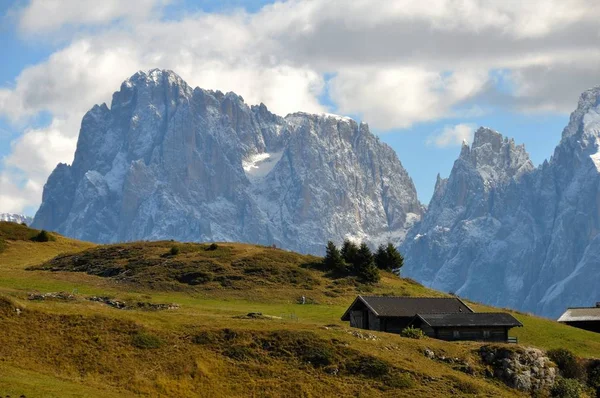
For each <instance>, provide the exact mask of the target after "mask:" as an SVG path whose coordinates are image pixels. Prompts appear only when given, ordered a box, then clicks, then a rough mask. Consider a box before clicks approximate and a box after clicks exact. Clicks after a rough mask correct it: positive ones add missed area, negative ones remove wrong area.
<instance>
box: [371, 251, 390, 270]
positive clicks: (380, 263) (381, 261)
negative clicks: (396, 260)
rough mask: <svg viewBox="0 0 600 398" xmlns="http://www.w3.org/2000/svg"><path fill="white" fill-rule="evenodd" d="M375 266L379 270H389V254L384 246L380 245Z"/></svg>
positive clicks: (376, 253)
mask: <svg viewBox="0 0 600 398" xmlns="http://www.w3.org/2000/svg"><path fill="white" fill-rule="evenodd" d="M374 257H375V265H376V266H377V268H379V269H388V264H389V259H388V252H387V250H386V247H385V246H384V245H379V247H378V248H377V251H376V252H375V256H374Z"/></svg>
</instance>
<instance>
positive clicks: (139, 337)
mask: <svg viewBox="0 0 600 398" xmlns="http://www.w3.org/2000/svg"><path fill="white" fill-rule="evenodd" d="M131 344H132V345H133V346H134V347H137V348H141V349H153V348H160V347H161V346H162V345H163V341H162V340H161V339H160V337H158V336H155V335H153V334H150V333H146V332H137V333H136V334H134V335H133V338H132V339H131Z"/></svg>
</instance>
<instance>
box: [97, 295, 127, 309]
mask: <svg viewBox="0 0 600 398" xmlns="http://www.w3.org/2000/svg"><path fill="white" fill-rule="evenodd" d="M88 300H89V301H95V302H97V303H103V304H106V305H108V306H110V307H113V308H116V309H119V310H122V309H125V308H126V307H127V305H126V304H125V302H124V301H119V300H113V299H111V298H109V297H102V296H100V297H98V296H92V297H88Z"/></svg>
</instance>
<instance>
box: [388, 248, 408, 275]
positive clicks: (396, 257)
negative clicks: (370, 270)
mask: <svg viewBox="0 0 600 398" xmlns="http://www.w3.org/2000/svg"><path fill="white" fill-rule="evenodd" d="M386 253H387V261H389V264H390V268H389V270H390V271H391V270H397V271H398V272H400V268H402V266H403V265H404V257H402V254H400V252H399V251H398V249H396V247H395V246H394V245H392V244H391V243H388V245H387V248H386Z"/></svg>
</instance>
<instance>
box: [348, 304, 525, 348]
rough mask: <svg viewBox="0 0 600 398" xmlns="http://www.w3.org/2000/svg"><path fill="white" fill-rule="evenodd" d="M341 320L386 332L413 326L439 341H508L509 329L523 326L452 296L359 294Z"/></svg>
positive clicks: (354, 325)
mask: <svg viewBox="0 0 600 398" xmlns="http://www.w3.org/2000/svg"><path fill="white" fill-rule="evenodd" d="M342 320H343V321H347V322H350V326H351V327H356V328H360V329H367V330H377V331H381V332H388V333H400V332H402V330H404V329H405V328H406V327H408V326H413V327H416V328H420V329H421V330H423V333H425V334H426V335H427V336H430V337H433V338H438V339H442V340H482V341H498V342H507V341H511V339H509V337H508V331H509V330H510V329H511V328H513V327H520V326H523V325H522V324H521V323H520V322H519V321H517V320H516V319H515V318H514V317H513V316H512V315H510V314H505V313H476V312H474V311H473V310H472V309H471V308H470V307H469V306H468V305H467V304H465V303H464V302H463V301H462V300H461V299H459V298H455V297H452V298H446V297H444V298H438V297H391V296H388V297H377V296H358V297H357V298H356V299H355V300H354V302H353V303H352V304H351V305H350V307H349V308H348V309H347V310H346V312H345V313H344V315H343V316H342ZM512 341H514V339H513V340H512Z"/></svg>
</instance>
